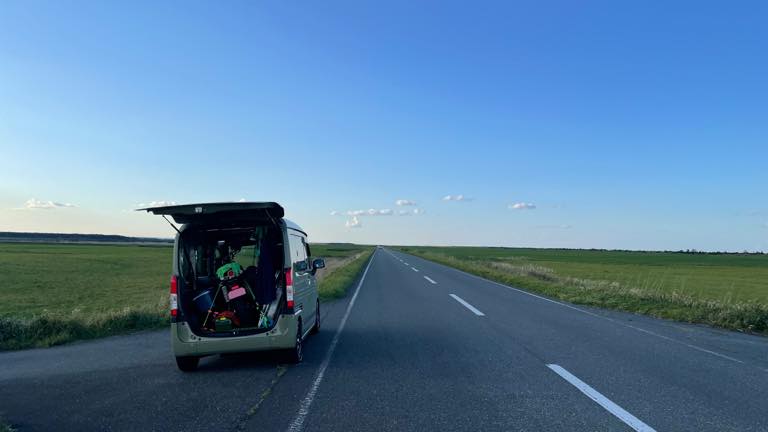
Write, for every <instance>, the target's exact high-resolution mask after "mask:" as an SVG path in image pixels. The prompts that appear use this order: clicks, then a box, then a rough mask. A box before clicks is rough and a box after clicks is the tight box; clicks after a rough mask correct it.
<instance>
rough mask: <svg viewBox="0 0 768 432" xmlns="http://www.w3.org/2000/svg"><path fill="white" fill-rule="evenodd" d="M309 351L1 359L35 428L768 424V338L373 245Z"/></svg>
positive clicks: (151, 340) (142, 338) (4, 411)
mask: <svg viewBox="0 0 768 432" xmlns="http://www.w3.org/2000/svg"><path fill="white" fill-rule="evenodd" d="M323 312H324V318H323V329H322V330H321V332H320V333H319V334H318V335H316V336H312V337H310V339H309V340H308V341H307V344H306V346H305V361H304V363H302V364H300V365H295V366H294V365H283V364H281V359H280V357H278V356H276V355H264V354H251V355H233V356H226V357H221V356H216V357H210V358H206V359H205V360H204V361H203V362H202V363H201V367H200V370H199V371H198V372H196V373H194V374H184V373H181V372H178V371H177V370H176V368H175V364H174V363H173V359H172V356H171V352H170V348H169V342H168V333H167V332H165V331H163V332H149V333H139V334H134V335H128V336H120V337H113V338H107V339H103V340H98V341H90V342H84V343H77V344H72V345H68V346H63V347H56V348H50V349H41V350H29V351H20V352H6V353H0V417H2V418H4V419H5V420H6V421H8V422H10V423H12V424H13V425H14V426H16V427H17V428H18V429H19V430H20V431H26V430H30V431H33V430H39V431H44V430H46V431H47V430H57V431H65V430H77V431H83V430H184V431H193V430H200V431H203V430H254V431H272V430H274V431H286V430H294V431H299V430H304V431H320V430H323V431H331V430H333V431H341V430H355V431H359V430H375V431H380V430H397V431H400V430H414V431H424V430H470V429H471V430H478V429H479V430H504V431H510V430H512V431H514V430H534V431H535V430H564V431H571V430H573V431H584V430H589V431H601V430H606V431H614V430H615V431H631V430H640V431H652V430H657V431H709V430H711V431H729V430H734V431H736V430H738V431H766V430H768V339H766V338H761V337H755V336H749V335H743V334H739V333H733V332H726V331H721V330H716V329H711V328H708V327H704V326H695V325H686V324H680V323H674V322H669V321H663V320H656V319H652V318H648V317H643V316H637V315H632V314H626V313H620V312H613V311H604V310H599V309H593V308H586V307H581V306H572V305H570V304H564V303H559V302H556V301H552V300H550V299H546V298H542V297H538V296H535V295H532V294H529V293H526V292H524V291H520V290H516V289H514V288H511V287H506V286H503V285H499V284H496V283H493V282H489V281H485V280H483V279H480V278H477V277H475V276H471V275H468V274H465V273H462V272H459V271H457V270H454V269H451V268H448V267H444V266H441V265H439V264H435V263H432V262H429V261H425V260H423V259H420V258H416V257H413V256H409V255H405V254H402V253H399V252H395V251H392V250H388V249H380V250H378V251H377V252H376V253H375V254H374V257H373V258H372V260H371V262H370V265H369V267H368V269H367V273H366V274H365V276H364V278H362V280H361V281H360V283H359V284H357V285H356V286H355V287H353V288H352V290H351V293H350V296H348V298H346V299H345V300H343V301H339V302H335V303H330V304H324V305H323Z"/></svg>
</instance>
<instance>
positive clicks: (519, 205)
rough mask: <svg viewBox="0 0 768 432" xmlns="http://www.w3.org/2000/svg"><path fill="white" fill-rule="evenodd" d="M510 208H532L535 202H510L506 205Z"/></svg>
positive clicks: (534, 206)
mask: <svg viewBox="0 0 768 432" xmlns="http://www.w3.org/2000/svg"><path fill="white" fill-rule="evenodd" d="M508 207H509V208H510V209H511V210H533V209H535V208H536V205H535V204H531V203H526V202H519V203H514V204H510V205H509V206H508Z"/></svg>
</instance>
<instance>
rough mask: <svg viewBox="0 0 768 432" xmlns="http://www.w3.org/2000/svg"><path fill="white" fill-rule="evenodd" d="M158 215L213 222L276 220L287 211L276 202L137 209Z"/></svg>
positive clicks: (180, 222) (224, 203)
mask: <svg viewBox="0 0 768 432" xmlns="http://www.w3.org/2000/svg"><path fill="white" fill-rule="evenodd" d="M136 211H147V212H149V213H152V214H156V215H163V216H171V217H172V218H173V220H174V221H176V223H179V224H213V223H229V222H240V221H243V222H245V221H248V222H250V221H254V220H263V221H274V220H277V219H281V218H282V217H283V216H284V215H285V211H284V210H283V207H281V206H280V204H278V203H276V202H220V203H200V204H183V205H172V206H164V207H148V208H141V209H136Z"/></svg>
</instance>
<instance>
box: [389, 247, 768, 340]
mask: <svg viewBox="0 0 768 432" xmlns="http://www.w3.org/2000/svg"><path fill="white" fill-rule="evenodd" d="M401 250H402V251H403V252H406V253H410V254H413V255H417V256H420V257H422V258H425V259H428V260H430V261H434V262H437V263H440V264H444V265H447V266H450V267H454V268H456V269H459V270H462V271H465V272H467V273H472V274H474V275H477V276H480V277H483V278H486V279H490V280H494V281H497V282H500V283H503V284H506V285H512V286H517V287H521V288H525V289H527V290H529V291H532V292H537V293H540V294H544V295H546V296H549V297H552V298H557V299H560V300H564V301H567V302H571V303H577V304H583V305H588V306H596V307H602V308H610V309H618V310H623V311H628V312H634V313H641V314H645V315H650V316H654V317H658V318H665V319H673V320H678V321H684V322H691V323H701V324H708V325H712V326H717V327H722V328H726V329H731V330H738V331H744V332H750V333H760V334H763V335H766V334H768V304H765V303H764V302H761V301H757V300H738V301H737V300H729V299H723V300H713V299H706V298H699V297H696V296H694V295H691V294H688V293H685V292H680V291H675V290H671V291H669V290H660V289H652V288H638V287H633V286H630V285H625V284H622V283H620V282H616V281H606V280H594V279H585V278H578V277H573V276H564V275H560V274H558V273H556V272H555V271H554V270H553V269H551V268H548V267H544V266H541V265H536V264H532V263H515V262H514V261H512V262H509V261H506V262H505V261H496V260H476V259H469V258H460V257H456V256H451V255H448V254H446V253H436V252H427V251H423V250H418V249H411V248H401Z"/></svg>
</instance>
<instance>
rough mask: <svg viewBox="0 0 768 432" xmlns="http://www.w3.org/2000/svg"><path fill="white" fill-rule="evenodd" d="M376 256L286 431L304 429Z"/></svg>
mask: <svg viewBox="0 0 768 432" xmlns="http://www.w3.org/2000/svg"><path fill="white" fill-rule="evenodd" d="M375 256H376V251H375V250H374V251H373V255H371V259H370V260H369V261H368V265H367V266H365V271H364V272H363V276H362V277H361V278H360V282H359V283H358V284H357V288H355V293H354V294H353V295H352V300H350V301H349V304H348V305H347V310H346V311H345V312H344V316H343V317H342V318H341V324H339V328H338V330H336V334H335V335H334V336H333V340H332V341H331V345H330V346H329V347H328V351H326V353H325V358H324V359H323V362H322V363H321V364H320V369H318V370H317V375H315V380H314V381H313V382H312V386H310V388H309V391H308V392H307V395H306V396H305V397H304V399H302V401H301V405H299V413H298V414H296V417H295V418H294V419H293V421H292V422H291V424H290V426H288V431H290V432H299V431H301V430H303V429H304V420H305V419H306V418H307V414H309V408H310V407H311V406H312V401H314V399H315V395H316V394H317V390H318V389H319V388H320V383H322V382H323V376H325V370H326V369H328V365H329V364H330V362H331V357H332V356H333V351H334V350H335V349H336V345H337V344H338V343H339V337H340V336H341V332H342V330H344V326H345V325H346V324H347V318H349V313H350V312H351V311H352V306H354V305H355V300H357V295H358V294H359V293H360V287H362V286H363V282H364V281H365V276H366V275H367V274H368V269H369V268H371V263H372V262H373V258H374V257H375Z"/></svg>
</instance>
